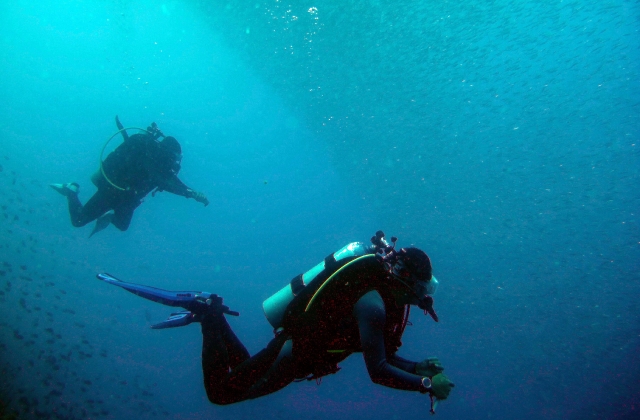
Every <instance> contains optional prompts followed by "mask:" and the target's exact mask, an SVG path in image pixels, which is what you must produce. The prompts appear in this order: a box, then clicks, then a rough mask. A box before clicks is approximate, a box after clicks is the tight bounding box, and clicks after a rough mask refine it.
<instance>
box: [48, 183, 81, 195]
mask: <svg viewBox="0 0 640 420" xmlns="http://www.w3.org/2000/svg"><path fill="white" fill-rule="evenodd" d="M49 186H50V187H51V188H53V189H54V190H56V191H57V192H59V193H60V194H62V195H64V196H65V197H69V196H70V195H78V192H79V191H80V185H78V184H77V183H76V182H68V183H66V184H49Z"/></svg>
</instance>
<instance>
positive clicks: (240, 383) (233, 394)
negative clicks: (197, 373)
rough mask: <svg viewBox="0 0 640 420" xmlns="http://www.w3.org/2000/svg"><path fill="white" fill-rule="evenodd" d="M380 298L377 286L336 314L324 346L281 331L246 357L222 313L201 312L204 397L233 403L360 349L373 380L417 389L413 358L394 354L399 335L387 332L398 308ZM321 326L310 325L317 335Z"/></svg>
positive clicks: (329, 369) (321, 372)
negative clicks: (340, 314) (345, 312)
mask: <svg viewBox="0 0 640 420" xmlns="http://www.w3.org/2000/svg"><path fill="white" fill-rule="evenodd" d="M385 301H387V300H385V299H383V297H382V296H381V294H380V293H378V291H376V290H373V291H369V292H367V293H366V294H364V295H362V296H361V297H360V298H359V299H358V300H357V301H356V303H355V305H351V308H352V309H351V311H350V315H349V316H345V317H342V318H340V319H339V321H338V322H336V323H335V324H336V325H337V328H330V329H332V331H333V333H334V334H335V335H334V336H333V337H332V338H329V339H328V340H327V338H328V337H324V338H323V339H322V341H323V342H324V343H325V345H323V346H320V345H319V343H318V341H317V340H315V338H314V340H313V342H311V341H310V342H308V343H305V339H304V338H302V337H300V338H296V337H295V336H294V337H291V336H290V335H287V334H286V333H282V334H280V335H278V336H276V337H275V338H274V339H273V340H272V341H271V342H270V343H269V345H268V346H267V347H266V348H265V349H263V350H262V351H260V352H259V353H257V354H256V355H255V356H253V357H249V353H248V352H247V350H246V348H245V347H244V345H243V344H242V343H241V342H240V340H239V339H238V338H237V336H236V335H235V334H234V332H233V331H232V330H231V328H230V327H229V324H228V323H227V321H226V319H225V318H224V316H222V315H216V316H207V317H205V319H204V320H203V322H202V335H203V343H202V370H203V374H204V386H205V389H206V391H207V396H208V397H209V400H210V401H211V402H212V403H214V404H221V405H224V404H233V403H236V402H240V401H243V400H247V399H252V398H257V397H260V396H263V395H267V394H270V393H273V392H275V391H278V390H280V389H282V388H284V387H285V386H287V385H288V384H290V383H291V382H293V381H294V380H296V379H302V378H309V377H310V376H311V375H316V376H322V375H324V374H328V373H335V372H336V371H337V369H336V368H337V363H338V362H340V361H342V360H344V359H345V358H346V357H348V356H349V355H350V354H352V353H353V352H362V353H363V356H364V360H365V363H366V366H367V370H368V372H369V376H370V377H371V380H372V381H373V382H375V383H377V384H381V385H385V386H388V387H392V388H396V389H404V390H412V391H419V390H420V384H421V379H422V377H421V376H418V375H416V374H415V368H416V362H412V361H408V360H405V359H403V358H401V357H399V356H397V355H396V353H395V352H396V351H397V349H398V348H399V346H400V343H399V336H396V337H395V338H392V337H390V334H389V331H390V328H388V327H389V326H390V325H389V323H390V321H391V322H394V323H395V321H394V320H391V319H390V316H389V313H391V312H394V311H395V309H398V308H395V309H392V310H391V311H388V310H387V309H388V307H389V304H385ZM389 309H391V308H389ZM321 330H322V328H319V329H316V330H315V331H316V332H317V333H319V334H320V335H322V333H321ZM400 335H401V334H400ZM315 337H317V335H316V336H315ZM395 339H397V340H395ZM393 341H397V342H393ZM301 342H302V345H299V344H300V343H301ZM331 343H337V345H338V347H342V348H346V347H350V348H349V349H347V350H346V351H344V352H340V351H335V350H330V348H331V347H332V346H331ZM306 344H309V345H306ZM297 345H298V349H297V350H296V346H297ZM318 356H320V357H318ZM323 366H324V367H325V368H326V369H325V370H323ZM332 366H334V367H336V368H332Z"/></svg>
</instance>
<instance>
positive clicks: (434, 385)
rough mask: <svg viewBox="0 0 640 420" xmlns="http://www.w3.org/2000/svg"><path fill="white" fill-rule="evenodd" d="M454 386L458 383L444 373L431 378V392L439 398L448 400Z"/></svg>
mask: <svg viewBox="0 0 640 420" xmlns="http://www.w3.org/2000/svg"><path fill="white" fill-rule="evenodd" d="M454 386H456V385H455V384H454V383H453V382H451V381H450V380H449V378H447V377H446V376H444V373H439V374H437V375H435V376H434V377H433V378H431V393H432V395H433V396H434V397H436V398H437V399H438V400H446V399H447V397H448V396H449V393H450V392H451V388H453V387H454Z"/></svg>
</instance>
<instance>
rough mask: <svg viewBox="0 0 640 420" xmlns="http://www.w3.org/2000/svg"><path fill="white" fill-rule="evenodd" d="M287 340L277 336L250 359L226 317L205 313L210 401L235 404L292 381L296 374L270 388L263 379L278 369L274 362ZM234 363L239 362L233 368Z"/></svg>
mask: <svg viewBox="0 0 640 420" xmlns="http://www.w3.org/2000/svg"><path fill="white" fill-rule="evenodd" d="M285 340H286V338H285V337H276V338H275V339H273V340H272V341H271V342H270V343H269V345H268V346H267V347H266V348H265V349H263V350H262V351H260V352H259V353H258V354H256V355H255V356H253V357H251V358H248V356H249V353H248V352H247V350H246V349H245V347H244V346H243V345H242V343H241V342H240V340H239V339H238V338H237V337H236V335H235V334H234V333H233V331H232V330H231V327H229V324H228V323H227V321H226V319H224V316H223V315H221V314H219V315H215V316H211V315H208V316H206V317H205V318H204V319H203V320H202V372H203V376H204V387H205V390H206V392H207V397H208V398H209V401H211V402H212V403H214V404H220V405H226V404H233V403H236V402H240V401H244V400H247V399H251V398H256V397H258V396H261V395H266V394H269V393H271V392H275V391H277V390H278V389H281V388H282V387H284V386H285V385H287V384H288V383H290V382H291V381H292V380H293V379H294V378H295V376H293V375H292V376H291V379H290V380H288V381H286V383H281V384H280V385H279V386H276V387H267V386H265V381H264V377H265V375H267V374H268V373H269V372H271V371H273V370H275V369H276V367H274V362H276V361H277V359H278V355H279V354H280V353H281V349H282V347H283V344H284V342H285ZM235 363H239V364H237V366H235V367H234V364H235ZM281 382H282V381H281ZM269 385H271V384H270V383H269ZM255 389H258V391H254V390H255Z"/></svg>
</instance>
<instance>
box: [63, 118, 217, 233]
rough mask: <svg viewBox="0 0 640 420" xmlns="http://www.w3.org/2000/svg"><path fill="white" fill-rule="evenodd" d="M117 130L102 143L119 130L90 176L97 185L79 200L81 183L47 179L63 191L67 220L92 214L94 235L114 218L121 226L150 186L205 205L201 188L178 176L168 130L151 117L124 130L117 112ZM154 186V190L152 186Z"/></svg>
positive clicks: (176, 149) (178, 151)
mask: <svg viewBox="0 0 640 420" xmlns="http://www.w3.org/2000/svg"><path fill="white" fill-rule="evenodd" d="M116 125H117V127H118V131H117V132H116V133H115V134H113V135H112V136H111V137H110V138H109V140H107V142H106V143H105V145H104V147H103V149H102V152H103V153H104V149H105V148H106V146H107V144H108V143H109V142H110V141H111V140H112V139H113V138H114V137H115V136H117V135H118V134H121V135H122V139H123V140H124V141H123V143H122V144H121V145H120V146H118V147H117V148H116V149H115V150H114V151H113V152H111V153H110V154H109V155H108V156H107V158H106V159H104V161H103V160H102V155H101V156H100V168H99V169H98V171H97V172H96V173H95V174H94V175H93V176H92V177H91V181H92V182H93V184H94V185H95V186H96V187H97V188H98V191H97V192H96V193H95V194H94V195H93V197H91V198H90V199H89V201H87V203H86V204H85V205H84V206H83V205H82V203H81V202H80V199H79V198H78V192H79V190H80V186H79V185H78V184H77V183H75V182H71V183H67V184H51V187H52V188H53V189H54V190H56V191H57V192H59V193H60V194H62V195H64V196H65V197H67V201H68V203H69V215H70V216H71V224H72V225H73V226H75V227H81V226H84V225H86V224H87V223H90V222H92V221H94V220H96V224H95V227H94V228H93V231H92V232H91V235H90V236H92V235H94V234H95V233H97V232H100V231H101V230H103V229H105V228H106V227H107V226H109V224H113V225H114V226H115V227H116V228H118V229H120V230H121V231H125V230H127V229H128V228H129V224H130V223H131V218H132V217H133V212H134V210H135V209H136V208H137V207H138V206H139V205H140V204H141V203H142V200H143V198H144V197H145V196H146V195H147V194H149V193H150V192H151V191H153V194H152V195H155V193H156V192H161V191H168V192H170V193H173V194H177V195H181V196H183V197H187V198H193V199H195V200H196V201H197V202H199V203H202V204H204V205H205V206H207V205H208V204H209V200H207V197H206V196H205V195H204V194H203V193H201V192H197V191H195V190H193V189H191V188H189V187H187V186H186V185H185V184H184V183H183V182H182V181H180V179H178V172H180V164H181V162H182V148H181V147H180V143H178V141H177V140H176V139H175V138H174V137H171V136H165V135H164V134H163V133H162V132H161V131H160V129H159V128H158V126H157V125H156V123H151V125H150V126H149V127H148V128H147V129H146V130H144V129H138V130H139V133H137V134H133V135H131V136H129V134H128V133H127V130H131V129H132V128H124V127H123V126H122V124H121V123H120V120H119V119H118V116H116ZM154 190H155V191H154Z"/></svg>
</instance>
